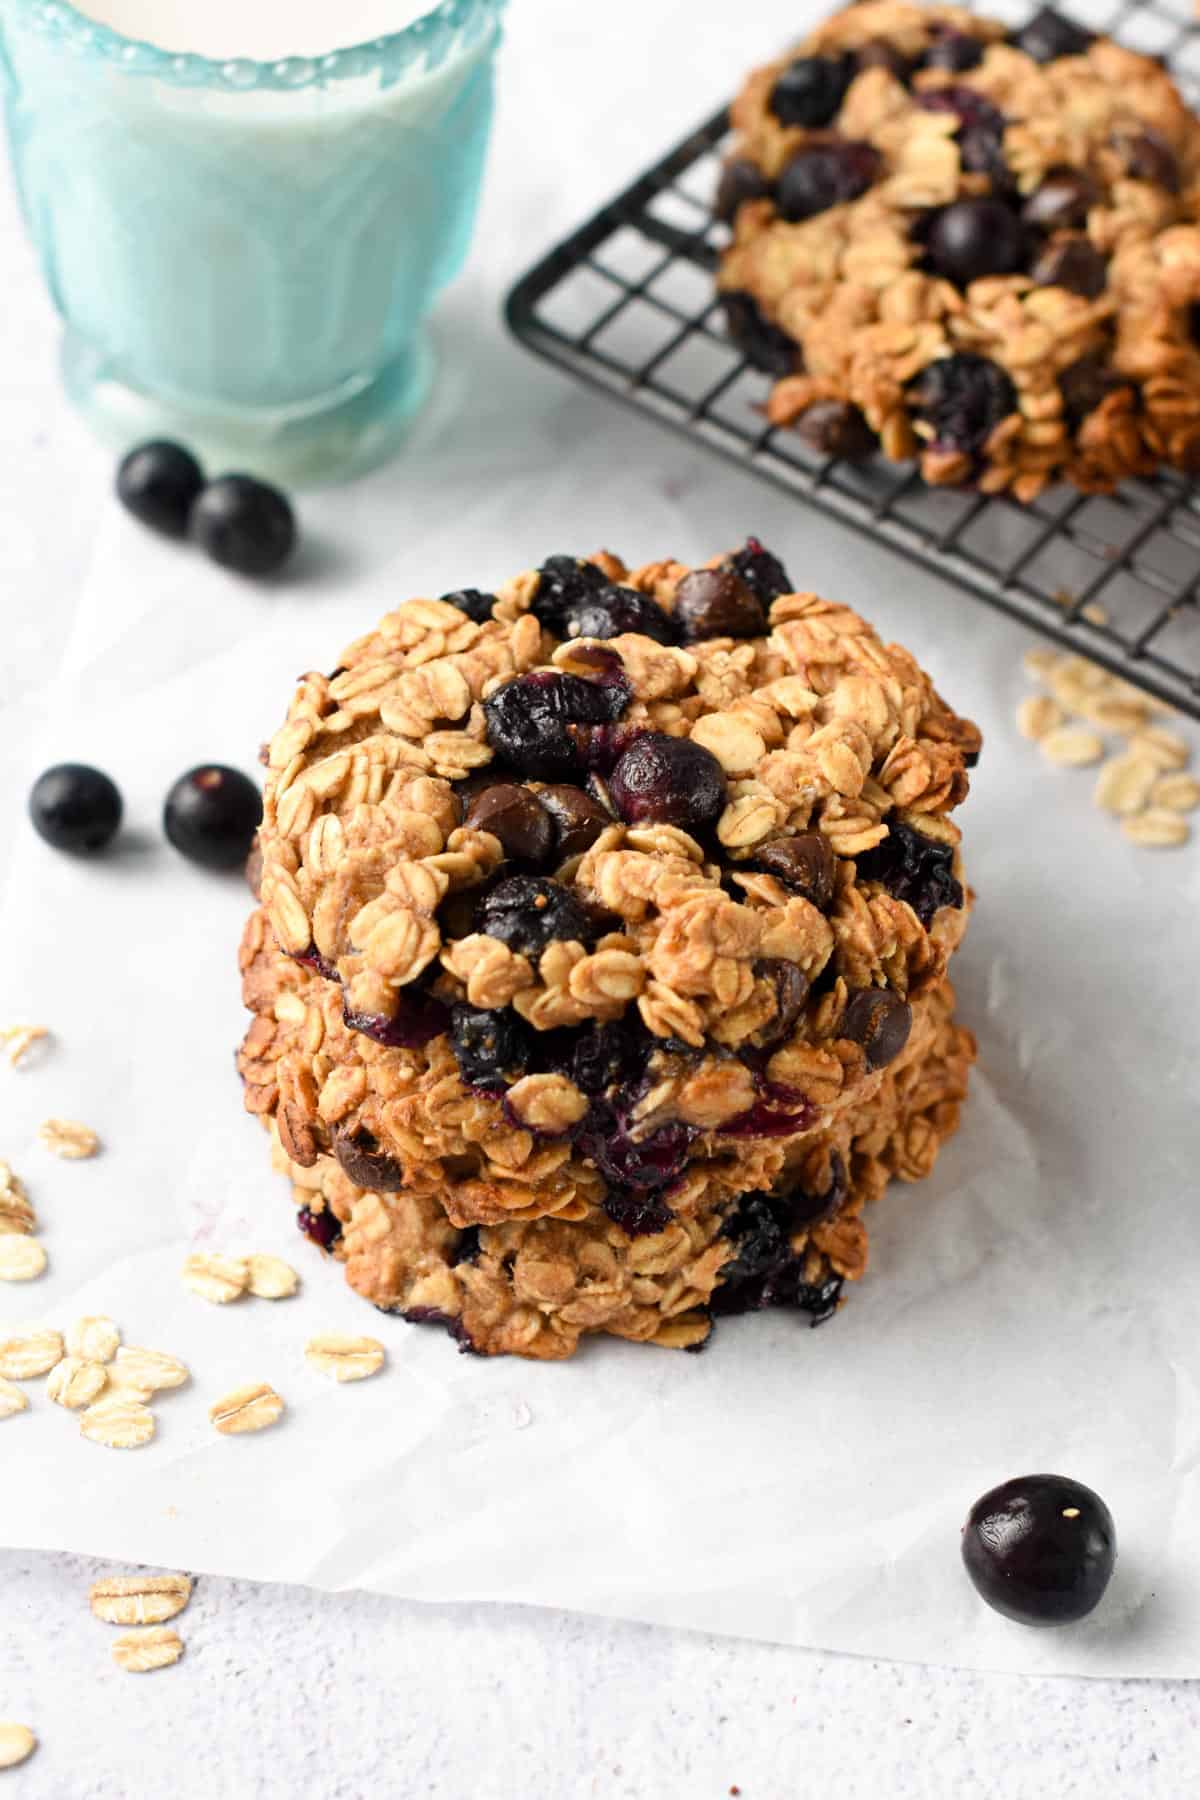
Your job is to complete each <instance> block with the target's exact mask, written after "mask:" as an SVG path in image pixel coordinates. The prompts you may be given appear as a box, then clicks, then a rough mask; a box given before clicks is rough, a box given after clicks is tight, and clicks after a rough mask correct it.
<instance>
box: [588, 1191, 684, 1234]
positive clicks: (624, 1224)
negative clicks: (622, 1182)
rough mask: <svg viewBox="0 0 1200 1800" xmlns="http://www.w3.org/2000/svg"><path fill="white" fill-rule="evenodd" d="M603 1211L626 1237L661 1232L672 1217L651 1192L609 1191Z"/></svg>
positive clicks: (660, 1199) (663, 1202)
mask: <svg viewBox="0 0 1200 1800" xmlns="http://www.w3.org/2000/svg"><path fill="white" fill-rule="evenodd" d="M604 1210H605V1212H606V1213H607V1214H608V1216H609V1218H610V1219H611V1220H612V1222H613V1224H614V1225H619V1226H620V1227H621V1230H622V1231H624V1232H626V1233H627V1234H628V1236H629V1237H645V1236H650V1235H655V1234H657V1233H658V1232H660V1231H665V1230H666V1229H667V1226H668V1225H669V1224H670V1223H671V1221H672V1220H673V1219H674V1217H675V1214H674V1213H673V1212H672V1211H671V1209H670V1207H669V1206H668V1205H667V1203H666V1201H665V1200H664V1199H663V1197H662V1195H661V1194H659V1193H658V1192H656V1191H655V1190H654V1189H653V1188H610V1189H609V1190H608V1192H607V1194H606V1195H605V1197H604Z"/></svg>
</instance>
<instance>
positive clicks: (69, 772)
mask: <svg viewBox="0 0 1200 1800" xmlns="http://www.w3.org/2000/svg"><path fill="white" fill-rule="evenodd" d="M121 810H122V808H121V795H120V793H119V792H118V790H117V787H116V784H115V783H114V782H112V781H111V780H110V779H109V777H108V776H107V775H105V774H104V773H103V772H102V771H101V770H100V769H93V768H91V767H90V766H89V765H88V764H87V763H56V764H55V765H54V767H53V768H52V769H46V770H44V771H43V773H42V774H41V775H39V776H38V778H37V780H36V781H35V782H34V784H33V787H32V788H31V789H30V793H29V817H30V818H31V819H32V821H33V828H34V830H35V831H36V832H37V834H38V836H39V837H40V838H44V839H45V841H46V843H48V844H50V845H52V846H53V848H54V849H55V850H69V851H71V852H72V853H73V854H74V855H77V856H80V855H82V856H88V855H91V854H93V853H94V852H95V851H97V850H103V848H104V846H105V845H106V844H108V843H110V842H111V841H112V839H113V838H114V837H115V836H116V833H117V828H118V826H119V825H120V823H121Z"/></svg>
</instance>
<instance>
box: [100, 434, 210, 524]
mask: <svg viewBox="0 0 1200 1800" xmlns="http://www.w3.org/2000/svg"><path fill="white" fill-rule="evenodd" d="M203 486H204V471H203V469H202V468H201V467H200V464H199V463H198V462H197V461H196V459H195V457H194V456H193V455H192V453H191V451H190V450H185V449H184V447H183V445H182V444H172V443H168V442H166V441H165V440H164V439H161V438H157V439H155V440H154V441H153V442H152V443H149V444H138V445H136V446H135V448H134V449H132V450H131V451H130V452H129V454H128V455H127V456H126V457H124V458H123V459H122V461H121V464H120V467H119V468H118V469H117V498H118V500H119V501H120V502H121V505H122V506H123V507H124V508H125V510H126V512H131V513H132V514H133V516H134V518H135V519H138V520H140V522H141V523H142V524H143V525H149V527H150V529H151V530H152V531H161V532H162V534H163V536H164V537H173V538H182V537H186V536H187V530H188V519H189V518H190V516H191V511H192V507H193V506H194V505H195V503H196V501H197V499H198V498H199V495H200V490H201V489H202V488H203Z"/></svg>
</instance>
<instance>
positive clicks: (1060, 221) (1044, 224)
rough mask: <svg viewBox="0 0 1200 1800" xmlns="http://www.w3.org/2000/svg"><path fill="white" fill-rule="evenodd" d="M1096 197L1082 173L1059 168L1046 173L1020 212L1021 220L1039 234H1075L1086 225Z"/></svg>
mask: <svg viewBox="0 0 1200 1800" xmlns="http://www.w3.org/2000/svg"><path fill="white" fill-rule="evenodd" d="M1098 197H1099V196H1098V194H1097V190H1096V184H1095V182H1094V181H1093V180H1092V178H1091V176H1090V175H1089V174H1087V172H1086V171H1085V170H1083V169H1073V168H1071V167H1070V166H1069V165H1067V164H1059V165H1058V166H1056V167H1055V168H1053V169H1048V170H1047V171H1046V174H1045V175H1044V177H1043V178H1042V182H1041V185H1040V187H1036V188H1035V189H1034V191H1033V193H1032V194H1030V196H1029V198H1028V200H1026V202H1025V204H1024V206H1023V207H1022V208H1021V217H1022V219H1023V220H1024V221H1025V223H1026V225H1033V226H1035V227H1036V228H1037V229H1038V230H1039V231H1078V230H1080V229H1082V227H1083V226H1084V225H1086V224H1087V216H1088V209H1089V208H1090V207H1093V206H1095V204H1096V201H1097V199H1098Z"/></svg>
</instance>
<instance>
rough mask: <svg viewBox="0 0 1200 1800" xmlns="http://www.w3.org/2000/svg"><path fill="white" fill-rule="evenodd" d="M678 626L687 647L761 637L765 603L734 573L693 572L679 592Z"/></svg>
mask: <svg viewBox="0 0 1200 1800" xmlns="http://www.w3.org/2000/svg"><path fill="white" fill-rule="evenodd" d="M675 624H676V627H677V628H678V631H679V635H680V638H681V640H682V641H683V643H685V644H698V643H699V642H700V641H701V639H703V638H716V637H731V638H748V637H761V636H762V635H763V633H764V632H765V631H766V629H767V615H766V612H765V610H764V609H763V605H762V602H761V601H760V600H759V598H758V596H757V595H756V594H753V593H752V592H751V591H750V589H749V588H748V587H747V585H746V583H745V582H744V581H743V580H742V579H741V577H740V575H736V574H735V573H734V571H733V570H732V569H693V570H692V572H691V574H690V575H685V576H684V578H683V580H682V581H681V582H680V583H679V586H678V587H677V588H676V590H675Z"/></svg>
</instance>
